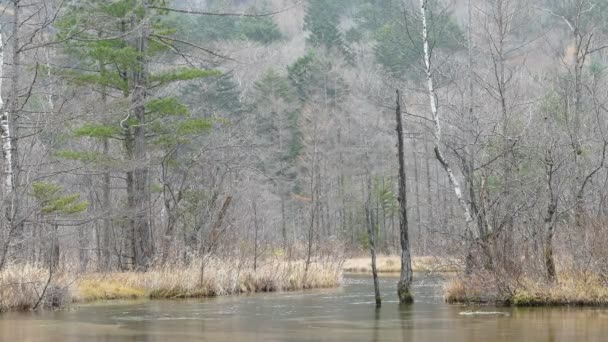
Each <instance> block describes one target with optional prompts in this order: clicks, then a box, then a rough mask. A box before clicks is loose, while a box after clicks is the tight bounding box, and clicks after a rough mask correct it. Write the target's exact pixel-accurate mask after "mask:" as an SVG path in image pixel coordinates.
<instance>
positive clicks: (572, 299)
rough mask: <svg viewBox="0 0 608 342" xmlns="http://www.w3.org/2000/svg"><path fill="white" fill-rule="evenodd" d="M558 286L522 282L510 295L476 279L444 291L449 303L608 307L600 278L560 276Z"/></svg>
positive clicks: (453, 284) (457, 282)
mask: <svg viewBox="0 0 608 342" xmlns="http://www.w3.org/2000/svg"><path fill="white" fill-rule="evenodd" d="M558 278H559V280H558V281H557V282H556V283H553V284H552V283H547V282H546V281H544V280H532V279H529V278H524V279H520V280H519V281H518V282H517V284H515V285H513V286H512V289H510V290H509V291H498V290H496V287H495V286H494V285H490V284H488V283H486V282H482V281H480V280H479V279H477V278H474V277H472V278H469V279H467V280H464V279H462V278H454V279H452V280H451V281H449V282H448V283H446V286H445V287H444V298H445V300H446V301H447V302H448V303H496V304H506V305H515V306H555V305H585V306H599V305H608V287H607V286H606V285H605V284H604V283H603V282H602V281H601V279H600V278H599V277H597V276H596V275H593V274H587V273H580V272H579V273H564V274H560V276H559V277H558Z"/></svg>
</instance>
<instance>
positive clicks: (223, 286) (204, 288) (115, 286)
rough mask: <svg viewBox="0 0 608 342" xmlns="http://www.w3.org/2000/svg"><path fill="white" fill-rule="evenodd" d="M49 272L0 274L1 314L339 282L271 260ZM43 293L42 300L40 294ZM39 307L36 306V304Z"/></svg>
mask: <svg viewBox="0 0 608 342" xmlns="http://www.w3.org/2000/svg"><path fill="white" fill-rule="evenodd" d="M48 279H49V275H48V270H46V269H41V268H36V267H31V266H22V267H11V268H8V269H6V270H5V271H3V272H0V311H8V310H29V309H32V308H34V307H35V306H36V305H37V304H38V307H47V308H48V307H63V306H65V305H67V304H69V303H83V302H91V301H100V300H116V299H140V298H149V299H161V298H164V299H169V298H172V299H174V298H193V297H208V296H225V295H234V294H241V293H253V292H273V291H295V290H302V289H312V288H327V287H335V286H338V285H339V284H340V282H341V281H342V269H341V265H340V264H339V263H329V262H328V263H312V264H310V266H309V269H308V271H307V272H306V271H305V265H304V263H303V262H301V261H297V262H296V261H293V262H288V261H276V260H275V261H270V262H265V263H263V264H262V265H261V266H260V267H258V268H257V269H256V270H253V268H252V267H250V266H243V265H242V264H240V263H239V262H228V261H223V260H220V259H211V260H207V261H206V262H205V267H204V272H203V276H202V277H201V261H199V262H194V263H192V264H190V265H189V266H182V267H158V268H154V269H151V270H149V271H147V272H111V273H86V274H74V273H70V272H63V273H60V274H56V275H54V276H53V277H52V278H51V281H50V282H48ZM45 288H46V293H45V294H44V295H42V293H43V292H45V291H44V289H45ZM39 302H40V303H39Z"/></svg>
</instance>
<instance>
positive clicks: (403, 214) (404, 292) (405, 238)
mask: <svg viewBox="0 0 608 342" xmlns="http://www.w3.org/2000/svg"><path fill="white" fill-rule="evenodd" d="M395 117H396V120H397V148H398V152H397V153H398V154H397V158H398V159H399V236H400V240H401V275H400V276H399V283H398V284H397V295H398V296H399V303H401V304H408V303H411V302H412V301H413V298H412V294H411V293H410V285H411V284H412V258H411V252H410V239H409V235H408V222H407V188H406V186H407V185H406V184H407V183H406V178H405V159H404V155H405V151H404V150H405V143H404V141H403V118H402V117H401V95H400V94H399V90H397V109H396V110H395Z"/></svg>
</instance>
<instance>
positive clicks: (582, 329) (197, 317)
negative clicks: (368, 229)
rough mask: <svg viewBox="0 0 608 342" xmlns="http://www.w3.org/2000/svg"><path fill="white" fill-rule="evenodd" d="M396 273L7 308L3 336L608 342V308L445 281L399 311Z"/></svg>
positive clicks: (420, 284) (427, 282)
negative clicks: (459, 302) (502, 301)
mask: <svg viewBox="0 0 608 342" xmlns="http://www.w3.org/2000/svg"><path fill="white" fill-rule="evenodd" d="M396 281H397V279H396V278H391V277H383V278H381V283H380V286H381V290H382V293H383V295H384V302H383V305H382V308H381V309H379V310H377V309H376V308H375V305H374V303H373V288H372V282H371V279H370V277H369V276H362V275H347V276H345V278H344V284H343V286H342V287H340V288H337V289H328V290H311V291H305V292H291V293H263V294H255V295H247V296H235V297H224V298H209V299H201V300H180V301H142V302H114V303H98V304H90V305H80V306H77V307H74V308H72V309H70V310H64V311H47V312H37V313H5V314H1V315H0V340H1V341H11V342H13V341H15V342H17V341H178V342H179V341H219V342H222V341H226V342H238V341H264V342H266V341H423V342H427V341H428V342H435V341H437V342H444V341H448V342H457V341H484V342H485V341H490V342H497V341H535V342H545V341H546V342H554V341H608V310H606V309H598V308H526V309H521V308H504V307H499V308H496V307H489V306H488V307H465V306H454V305H448V304H445V303H443V302H442V299H441V281H439V280H437V279H433V278H427V277H423V276H419V277H417V279H416V280H415V284H414V289H413V293H414V296H415V299H416V302H415V304H413V305H411V306H407V307H403V308H400V307H399V305H398V303H397V297H396V294H395V293H394V292H395V284H396Z"/></svg>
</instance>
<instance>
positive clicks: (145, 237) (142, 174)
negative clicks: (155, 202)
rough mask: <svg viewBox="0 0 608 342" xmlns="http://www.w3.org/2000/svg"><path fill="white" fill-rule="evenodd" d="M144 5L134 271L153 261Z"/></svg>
mask: <svg viewBox="0 0 608 342" xmlns="http://www.w3.org/2000/svg"><path fill="white" fill-rule="evenodd" d="M147 6H148V4H147V1H145V0H144V1H143V10H144V14H143V22H142V23H141V28H140V35H139V37H138V39H137V40H136V44H137V46H136V48H137V51H138V52H139V57H138V62H139V66H138V70H137V71H135V72H134V73H133V84H134V89H133V93H132V95H131V96H132V108H133V117H134V118H135V119H136V122H137V124H136V126H135V127H134V132H133V135H134V142H135V146H134V147H135V148H134V154H133V157H134V161H135V170H134V172H133V188H134V189H133V190H134V200H135V203H134V209H135V212H134V221H135V222H134V223H135V229H134V233H135V249H134V252H135V267H136V269H141V270H145V269H147V268H148V267H149V265H150V263H151V261H152V257H153V245H152V231H151V227H150V221H149V215H148V210H149V203H148V201H149V198H150V196H149V193H148V191H149V188H148V161H147V146H146V118H145V115H146V107H145V106H146V91H147V72H148V65H147V60H146V54H147V51H148V35H149V30H150V23H149V18H148V17H147V13H145V11H146V10H147Z"/></svg>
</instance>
